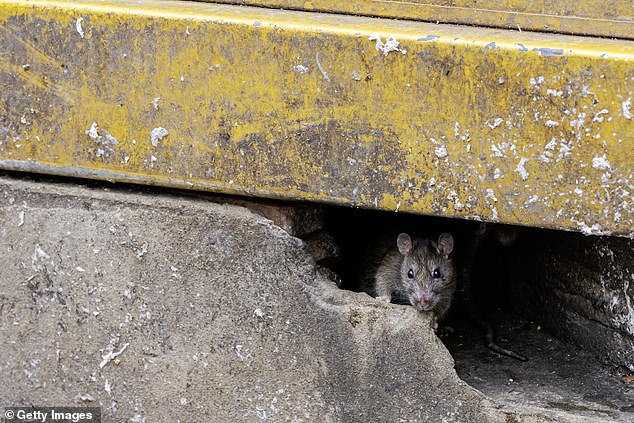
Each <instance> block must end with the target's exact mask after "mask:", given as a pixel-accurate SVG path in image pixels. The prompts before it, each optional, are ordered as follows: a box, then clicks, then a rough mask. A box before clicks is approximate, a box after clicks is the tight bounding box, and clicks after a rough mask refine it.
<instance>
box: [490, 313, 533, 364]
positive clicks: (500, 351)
mask: <svg viewBox="0 0 634 423" xmlns="http://www.w3.org/2000/svg"><path fill="white" fill-rule="evenodd" d="M481 324H482V326H483V328H484V331H485V335H484V339H485V342H486V344H487V347H488V348H489V349H490V350H491V351H494V352H496V353H498V354H502V355H506V356H509V357H512V358H515V359H516V360H520V361H528V358H527V357H525V356H523V355H522V354H518V353H516V352H514V351H511V350H507V349H506V348H502V347H501V346H499V345H498V344H496V343H495V337H494V336H493V328H492V327H491V325H490V324H489V322H487V321H482V322H481Z"/></svg>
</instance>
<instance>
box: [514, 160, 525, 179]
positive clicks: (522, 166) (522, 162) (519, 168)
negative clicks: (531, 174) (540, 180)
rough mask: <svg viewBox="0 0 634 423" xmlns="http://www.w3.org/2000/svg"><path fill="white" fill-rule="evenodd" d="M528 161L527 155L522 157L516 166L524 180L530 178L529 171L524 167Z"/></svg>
mask: <svg viewBox="0 0 634 423" xmlns="http://www.w3.org/2000/svg"><path fill="white" fill-rule="evenodd" d="M527 161H528V159H527V158H526V157H522V158H521V159H520V162H519V163H518V164H517V167H516V168H515V171H516V172H517V173H519V174H520V176H521V177H522V180H524V181H525V180H527V179H528V171H527V170H526V168H525V167H524V164H526V162H527Z"/></svg>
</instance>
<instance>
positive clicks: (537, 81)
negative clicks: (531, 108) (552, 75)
mask: <svg viewBox="0 0 634 423" xmlns="http://www.w3.org/2000/svg"><path fill="white" fill-rule="evenodd" d="M529 82H530V84H531V85H541V84H543V83H544V77H543V76H538V77H537V78H531V79H530V80H529Z"/></svg>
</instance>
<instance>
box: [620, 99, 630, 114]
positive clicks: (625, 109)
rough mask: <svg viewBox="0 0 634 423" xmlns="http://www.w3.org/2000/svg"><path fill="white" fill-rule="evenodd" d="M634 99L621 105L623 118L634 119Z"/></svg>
mask: <svg viewBox="0 0 634 423" xmlns="http://www.w3.org/2000/svg"><path fill="white" fill-rule="evenodd" d="M631 107H632V97H629V98H628V99H627V100H625V101H624V102H622V103H621V109H622V110H623V117H624V118H625V119H632V110H631Z"/></svg>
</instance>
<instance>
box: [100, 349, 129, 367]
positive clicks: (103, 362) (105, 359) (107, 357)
mask: <svg viewBox="0 0 634 423" xmlns="http://www.w3.org/2000/svg"><path fill="white" fill-rule="evenodd" d="M128 345H130V344H129V343H125V344H123V346H122V347H121V349H120V350H119V351H117V352H113V351H109V352H108V353H107V354H106V355H103V356H101V358H102V359H103V360H101V363H99V367H100V368H102V369H103V368H104V367H105V366H106V364H108V363H110V362H111V361H112V360H114V359H115V358H117V357H119V356H120V355H121V354H122V353H123V352H124V351H125V349H126V348H128Z"/></svg>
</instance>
